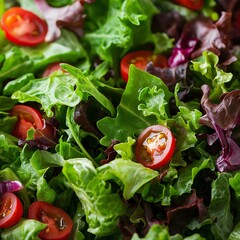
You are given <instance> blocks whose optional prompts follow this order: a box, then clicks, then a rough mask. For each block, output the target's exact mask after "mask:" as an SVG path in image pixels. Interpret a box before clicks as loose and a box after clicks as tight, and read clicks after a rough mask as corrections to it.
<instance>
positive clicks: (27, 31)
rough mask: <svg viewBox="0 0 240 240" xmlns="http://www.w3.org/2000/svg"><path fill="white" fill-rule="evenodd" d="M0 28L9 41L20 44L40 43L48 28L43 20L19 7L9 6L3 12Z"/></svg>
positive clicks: (31, 44)
mask: <svg viewBox="0 0 240 240" xmlns="http://www.w3.org/2000/svg"><path fill="white" fill-rule="evenodd" d="M1 28H2V29H3V31H4V32H5V35H6V38H7V39H8V40H9V41H11V42H13V43H15V44H18V45H21V46H35V45H37V44H39V43H42V42H43V41H44V39H45V36H46V34H47V29H48V27H47V24H46V22H45V21H43V20H42V19H41V18H39V17H38V16H37V15H35V14H34V13H32V12H29V11H27V10H24V9H23V8H20V7H12V8H9V9H8V10H7V11H6V12H4V13H3V15H2V18H1Z"/></svg>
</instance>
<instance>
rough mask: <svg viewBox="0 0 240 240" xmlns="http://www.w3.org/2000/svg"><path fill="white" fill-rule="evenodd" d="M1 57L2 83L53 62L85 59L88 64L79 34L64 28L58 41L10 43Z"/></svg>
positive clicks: (38, 69)
mask: <svg viewBox="0 0 240 240" xmlns="http://www.w3.org/2000/svg"><path fill="white" fill-rule="evenodd" d="M1 57H3V61H2V63H1V64H0V66H1V67H0V83H1V82H2V81H4V80H6V79H14V78H18V77H20V76H21V75H24V74H26V73H36V72H37V71H40V70H43V69H44V68H45V67H46V66H47V65H49V64H50V63H53V62H71V63H72V62H76V61H78V60H79V59H83V60H85V61H84V62H85V67H86V66H87V65H88V63H87V62H88V59H87V54H86V52H85V50H84V48H83V47H82V45H81V44H80V42H79V40H78V38H77V36H75V35H74V33H72V32H70V31H67V30H64V29H63V30H62V35H61V38H59V39H58V40H57V41H56V42H52V43H42V44H39V45H38V46H36V47H34V48H31V47H17V46H15V45H12V44H10V43H9V44H8V45H7V46H5V48H4V49H3V51H2V52H1V54H0V59H1Z"/></svg>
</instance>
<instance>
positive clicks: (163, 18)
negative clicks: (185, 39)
mask: <svg viewBox="0 0 240 240" xmlns="http://www.w3.org/2000/svg"><path fill="white" fill-rule="evenodd" d="M185 23H186V20H185V18H184V17H183V16H182V15H181V14H180V13H179V12H176V11H171V12H161V13H159V14H156V15H155V16H154V17H153V20H152V31H153V32H164V33H166V34H167V35H168V37H170V38H174V39H175V40H176V41H177V40H178V39H179V38H180V35H181V32H182V28H183V26H184V24H185Z"/></svg>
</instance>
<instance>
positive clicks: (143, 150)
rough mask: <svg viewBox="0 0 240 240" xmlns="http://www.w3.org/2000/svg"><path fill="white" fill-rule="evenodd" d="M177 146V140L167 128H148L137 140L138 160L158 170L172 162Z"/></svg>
mask: <svg viewBox="0 0 240 240" xmlns="http://www.w3.org/2000/svg"><path fill="white" fill-rule="evenodd" d="M175 146H176V139H175V138H174V136H173V134H172V132H171V131H170V130H169V129H168V128H167V127H165V126H162V125H153V126H150V127H147V128H146V129H144V130H143V131H142V133H141V134H140V135H139V137H138V139H137V144H136V148H135V156H136V160H137V162H139V163H141V164H142V165H144V166H145V167H149V168H152V169H158V168H160V167H162V166H164V165H166V164H167V163H168V162H169V161H170V160H171V157H172V155H173V153H174V150H175Z"/></svg>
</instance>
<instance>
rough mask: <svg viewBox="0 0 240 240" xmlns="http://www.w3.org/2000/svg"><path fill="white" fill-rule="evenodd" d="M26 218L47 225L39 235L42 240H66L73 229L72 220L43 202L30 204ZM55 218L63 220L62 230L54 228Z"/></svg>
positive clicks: (56, 208)
mask: <svg viewBox="0 0 240 240" xmlns="http://www.w3.org/2000/svg"><path fill="white" fill-rule="evenodd" d="M28 218H30V219H35V220H38V221H40V222H42V223H46V224H48V226H47V227H46V229H44V230H42V231H41V232H40V233H39V237H40V238H41V239H42V240H67V239H68V238H69V236H70V234H71V230H72V227H73V221H72V219H71V218H70V216H69V215H68V214H67V213H66V212H65V211H64V210H62V209H60V208H58V207H56V206H54V205H52V204H49V203H47V202H43V201H36V202H34V203H32V204H31V206H30V208H29V211H28ZM55 218H59V219H61V220H62V219H64V228H63V229H59V228H58V227H57V226H56V221H55V220H54V219H55Z"/></svg>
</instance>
